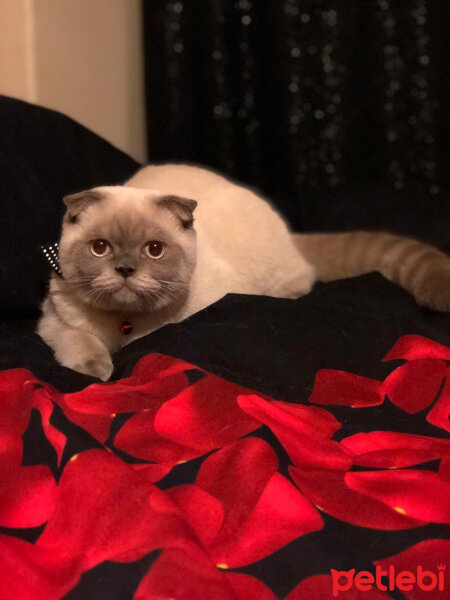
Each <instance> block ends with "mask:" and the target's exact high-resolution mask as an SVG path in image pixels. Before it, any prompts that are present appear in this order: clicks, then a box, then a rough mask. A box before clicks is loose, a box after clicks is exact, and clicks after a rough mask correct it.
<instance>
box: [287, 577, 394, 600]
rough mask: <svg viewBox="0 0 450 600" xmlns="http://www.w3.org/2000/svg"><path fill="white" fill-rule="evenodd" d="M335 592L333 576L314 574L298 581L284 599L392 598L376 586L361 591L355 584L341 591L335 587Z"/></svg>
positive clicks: (364, 599)
mask: <svg viewBox="0 0 450 600" xmlns="http://www.w3.org/2000/svg"><path fill="white" fill-rule="evenodd" d="M346 582H347V579H345V580H343V581H342V586H343V585H345V583H346ZM335 592H336V593H335V594H333V578H332V576H331V575H314V576H313V577H308V578H307V579H304V580H303V581H302V582H301V583H299V584H298V585H297V586H296V587H295V588H294V589H293V590H292V592H291V593H290V594H288V595H287V596H286V598H285V600H335V598H337V597H338V598H341V599H342V600H392V598H391V596H388V595H387V594H385V593H384V592H381V591H380V590H378V589H377V588H376V587H374V588H372V589H370V590H365V591H363V592H362V591H360V590H358V589H357V588H356V587H355V586H353V587H352V588H351V589H349V590H348V591H343V590H342V591H341V590H339V589H338V588H336V590H335Z"/></svg>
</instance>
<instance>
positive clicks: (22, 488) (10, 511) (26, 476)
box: [0, 464, 57, 527]
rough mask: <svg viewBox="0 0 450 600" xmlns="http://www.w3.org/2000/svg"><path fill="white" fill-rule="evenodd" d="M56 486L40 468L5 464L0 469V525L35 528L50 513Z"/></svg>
mask: <svg viewBox="0 0 450 600" xmlns="http://www.w3.org/2000/svg"><path fill="white" fill-rule="evenodd" d="M56 495H57V486H56V482H55V480H54V479H53V475H52V473H51V471H50V469H49V468H48V467H46V466H44V465H37V466H33V467H21V466H18V465H13V464H7V465H4V466H3V467H1V468H0V525H2V526H3V527H37V526H38V525H41V524H42V523H45V521H47V520H48V519H49V517H50V516H51V514H52V513H53V510H54V508H55V502H56Z"/></svg>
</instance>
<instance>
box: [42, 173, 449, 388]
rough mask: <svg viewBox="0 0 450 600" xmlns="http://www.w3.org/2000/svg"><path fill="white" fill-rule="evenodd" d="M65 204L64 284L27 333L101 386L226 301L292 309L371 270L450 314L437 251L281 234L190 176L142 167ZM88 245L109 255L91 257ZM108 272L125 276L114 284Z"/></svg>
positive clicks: (262, 205)
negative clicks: (101, 246)
mask: <svg viewBox="0 0 450 600" xmlns="http://www.w3.org/2000/svg"><path fill="white" fill-rule="evenodd" d="M65 203H66V206H67V212H66V215H65V218H64V222H63V229H62V236H61V241H60V266H61V269H62V273H63V278H61V277H58V276H56V275H53V277H52V280H51V283H50V291H49V294H48V296H47V298H46V300H45V301H44V304H43V307H42V311H43V316H42V318H41V320H40V323H39V328H38V332H39V334H40V335H41V337H42V338H43V339H44V340H45V341H46V342H47V343H48V344H49V345H50V346H51V347H52V348H53V350H54V351H55V356H56V358H57V360H58V361H59V362H60V363H61V364H63V365H65V366H68V367H71V368H73V369H75V370H78V371H81V372H83V373H87V374H90V375H94V376H96V377H99V378H101V379H104V380H106V379H108V378H109V377H110V375H111V372H112V361H111V353H112V352H114V351H115V350H117V349H119V348H120V347H121V346H124V345H125V344H127V343H129V342H130V341H132V340H134V339H136V338H138V337H141V336H143V335H145V334H147V333H150V332H151V331H154V330H155V329H157V328H159V327H161V326H163V325H165V324H166V323H170V322H177V321H181V320H183V319H185V318H186V317H188V316H189V315H192V314H194V313H195V312H197V311H199V310H201V309H202V308H205V307H206V306H208V305H210V304H212V303H213V302H215V301H217V300H219V299H220V298H222V297H223V296H224V295H225V294H227V293H232V292H234V293H241V294H260V295H267V296H275V297H283V298H297V297H299V296H302V295H303V294H306V293H308V291H309V290H310V289H311V287H312V285H313V283H314V281H315V280H316V278H318V279H320V280H324V281H326V280H330V279H337V278H342V277H350V276H354V275H359V274H361V273H365V272H368V271H371V270H379V271H380V272H381V273H383V274H384V275H385V276H386V277H388V278H389V279H391V280H393V281H396V282H398V283H400V284H401V285H402V286H403V287H405V288H406V289H408V290H409V291H411V292H412V293H413V294H414V295H415V296H416V298H417V300H418V301H419V302H420V303H422V304H425V305H427V306H430V307H432V308H435V309H438V310H444V311H445V310H450V259H449V258H448V257H447V256H446V255H445V254H443V253H441V252H439V251H438V250H436V249H434V248H431V247H429V246H426V245H424V244H421V243H419V242H415V241H413V240H409V239H407V238H402V237H398V236H394V235H390V234H370V233H356V234H319V235H299V234H291V233H290V232H289V230H288V228H287V226H286V224H285V222H284V221H283V220H282V218H281V217H280V216H279V214H278V213H277V212H276V211H275V210H274V209H273V208H272V207H271V206H270V205H269V203H268V202H266V201H265V200H263V199H262V198H260V197H259V196H258V195H256V194H255V193H254V192H252V191H251V190H249V189H246V188H244V187H242V186H239V185H236V184H234V183H232V182H230V181H229V180H227V179H225V178H224V177H221V176H220V175H217V174H215V173H213V172H211V171H207V170H205V169H201V168H198V167H191V166H185V165H162V166H148V167H145V168H144V169H142V170H141V171H139V172H138V173H137V174H136V175H135V176H134V177H133V178H132V179H131V180H130V181H128V182H127V183H126V184H125V186H118V187H102V188H96V189H94V190H90V191H87V192H82V193H80V194H76V195H74V196H69V197H67V198H65ZM194 216H195V222H194ZM96 239H102V240H107V241H108V242H110V244H111V248H112V251H111V252H110V254H108V255H107V256H102V257H96V256H94V255H93V254H92V253H91V251H90V249H89V244H90V242H91V241H92V240H96ZM151 240H156V241H162V242H165V244H167V249H166V253H165V255H164V256H163V257H162V258H160V259H154V258H151V257H149V256H147V255H145V253H144V252H143V248H144V246H145V244H146V243H147V242H149V241H151ZM312 265H314V266H312ZM117 267H119V268H120V267H126V268H127V269H134V271H130V274H129V276H128V277H126V278H125V277H124V276H123V275H122V274H121V273H120V272H118V271H117ZM125 320H129V321H130V322H132V325H133V331H132V332H131V334H130V335H128V336H125V335H122V333H121V332H120V325H121V323H123V322H124V321H125Z"/></svg>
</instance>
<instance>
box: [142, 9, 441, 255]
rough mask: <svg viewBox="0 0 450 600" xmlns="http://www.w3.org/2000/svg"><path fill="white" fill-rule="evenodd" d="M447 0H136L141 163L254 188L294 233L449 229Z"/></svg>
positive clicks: (418, 231) (424, 231)
mask: <svg viewBox="0 0 450 600" xmlns="http://www.w3.org/2000/svg"><path fill="white" fill-rule="evenodd" d="M449 6H450V5H449V3H448V0H341V1H339V0H259V1H255V0H254V1H250V0H237V1H232V0H190V1H189V2H187V1H183V0H175V1H169V0H144V2H143V11H144V44H145V71H146V88H147V90H146V91H147V116H148V140H149V156H150V161H152V162H160V161H178V162H191V163H200V164H203V165H208V166H211V167H213V168H217V169H219V170H221V171H223V172H225V173H227V174H229V175H230V176H232V177H234V178H236V179H238V180H240V181H243V182H246V183H248V184H252V185H255V186H257V187H258V188H259V189H260V190H262V191H263V192H264V193H266V194H267V195H269V196H270V197H271V198H273V199H274V201H275V202H276V203H277V205H278V206H279V207H280V208H281V210H282V211H283V212H284V213H285V214H286V215H287V216H288V218H290V220H291V222H292V223H293V225H294V226H295V227H296V228H298V229H308V228H316V229H322V228H326V227H339V228H341V229H343V228H351V227H353V226H359V227H361V226H366V227H385V226H386V221H387V225H388V226H389V225H390V228H391V229H400V230H404V231H406V232H409V233H414V232H415V231H414V230H417V233H418V234H422V237H424V236H425V237H426V236H427V228H428V231H429V230H430V229H435V230H436V229H439V228H442V227H443V225H442V220H444V221H445V223H446V225H447V226H450V203H449V201H448V198H449V196H448V191H449V171H450V170H449V168H448V157H449V140H448V137H447V135H446V134H447V133H448V130H449V127H448V125H449V111H448V107H449V105H450V94H449V78H448V70H447V65H448V57H449V56H450V36H449V35H448V33H449V31H448V25H447V24H448V22H449V21H448V17H449V12H450V9H449ZM349 198H350V200H349ZM355 198H357V199H358V201H357V202H355V201H354V199H355ZM411 210H414V211H415V212H414V214H415V215H416V216H415V218H414V219H412V218H411V216H410V215H409V213H410V212H411ZM417 215H419V217H418V216H417ZM430 215H431V216H430ZM424 220H425V222H426V225H427V227H425V228H424V226H423V223H424ZM411 221H414V223H412V222H411ZM416 221H417V222H416ZM419 222H420V224H418V223H419ZM434 235H435V237H436V231H434ZM439 235H440V239H442V241H443V243H444V244H445V239H444V236H445V232H444V229H443V228H442V229H441V233H440V234H439ZM438 237H439V236H438ZM448 237H449V236H448V229H447V240H448Z"/></svg>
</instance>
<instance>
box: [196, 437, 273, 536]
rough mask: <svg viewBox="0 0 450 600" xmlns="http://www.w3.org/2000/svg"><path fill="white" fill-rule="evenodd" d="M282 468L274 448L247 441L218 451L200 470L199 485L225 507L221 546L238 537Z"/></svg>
mask: <svg viewBox="0 0 450 600" xmlns="http://www.w3.org/2000/svg"><path fill="white" fill-rule="evenodd" d="M277 468H278V460H277V457H276V454H275V452H274V451H273V450H272V448H271V447H270V446H269V445H268V444H267V443H266V442H264V441H263V440H260V439H258V438H245V439H243V440H239V441H237V442H235V443H234V444H230V445H228V446H226V447H225V448H223V449H222V450H218V451H217V452H214V454H212V455H211V456H209V457H208V458H207V459H206V460H205V461H204V462H203V464H202V466H201V467H200V470H199V472H198V475H197V479H196V482H195V483H196V485H198V486H199V487H200V488H202V489H203V490H205V491H206V492H208V494H211V496H214V497H215V498H216V499H217V500H218V501H219V502H220V503H221V504H222V506H223V508H224V521H223V525H222V528H221V531H220V534H219V537H220V543H221V544H222V545H225V544H226V543H227V541H228V540H229V541H230V542H231V543H234V542H235V541H236V536H237V534H238V532H239V530H240V528H241V527H242V525H243V524H244V523H245V522H246V521H247V519H248V517H249V515H250V513H251V512H252V511H253V510H254V508H255V506H256V505H257V503H258V501H259V499H260V496H261V494H262V493H263V491H264V489H265V487H266V486H267V484H268V482H269V480H270V479H271V478H272V476H273V475H274V473H275V472H276V470H277Z"/></svg>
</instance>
